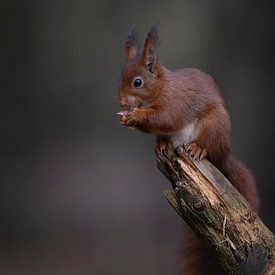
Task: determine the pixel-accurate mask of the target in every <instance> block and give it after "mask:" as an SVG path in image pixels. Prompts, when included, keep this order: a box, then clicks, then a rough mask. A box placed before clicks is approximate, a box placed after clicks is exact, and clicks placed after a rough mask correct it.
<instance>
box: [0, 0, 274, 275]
mask: <svg viewBox="0 0 275 275" xmlns="http://www.w3.org/2000/svg"><path fill="white" fill-rule="evenodd" d="M0 3H1V4H0V13H1V16H0V18H1V19H0V20H1V34H2V35H1V43H0V47H1V48H0V49H1V51H0V54H1V72H2V73H1V79H2V80H1V101H0V104H1V121H2V122H1V125H2V126H1V154H0V158H1V168H2V169H1V181H0V183H1V185H0V187H1V194H0V218H1V226H0V232H1V235H0V241H1V246H0V273H1V274H26V275H29V274H30V275H32V274H40V275H44V274H45V275H48V274H58V275H63V274H64V275H67V274H68V275H71V274H77V275H82V274H83V275H86V274H134V275H135V274H137V275H138V274H145V275H146V274H150V275H152V274H158V275H160V274H177V264H178V261H179V258H180V257H179V252H180V240H181V237H182V235H181V227H182V221H181V220H180V218H179V217H178V216H177V215H176V214H175V212H174V211H173V210H172V208H171V207H170V206H169V205H168V203H167V202H166V201H165V199H164V198H163V196H162V191H163V190H164V189H166V188H167V187H169V184H168V183H167V181H166V179H165V178H164V177H163V176H162V175H161V174H160V172H159V171H158V170H157V168H156V165H155V157H154V154H153V144H154V137H153V136H149V135H146V134H143V133H140V132H137V131H131V130H129V129H126V128H123V127H122V126H120V125H119V123H118V119H117V117H116V112H117V111H118V110H119V107H118V99H117V80H118V77H119V74H120V68H121V65H122V64H123V63H124V48H123V41H124V37H125V35H126V34H127V32H128V31H129V30H130V29H131V28H132V27H133V26H136V27H138V31H139V34H140V43H141V44H143V39H144V36H145V34H146V32H147V31H148V30H149V28H150V27H151V25H152V24H155V23H159V28H160V37H161V40H162V43H161V46H160V49H159V54H160V57H161V60H162V63H163V64H165V65H166V66H167V67H168V68H170V69H176V68H181V67H188V66H189V67H198V68H200V69H202V70H204V71H206V72H208V73H209V74H211V75H213V76H214V77H215V79H216V80H217V82H218V83H219V85H220V86H221V87H222V90H223V92H224V94H225V97H226V100H227V104H228V109H229V111H230V113H231V118H232V124H233V144H234V149H235V152H236V154H237V155H238V156H239V158H240V159H242V160H244V161H245V162H246V163H247V165H248V166H249V167H250V168H251V169H252V170H253V172H254V174H255V176H256V178H257V181H258V186H259V192H260V195H261V198H262V217H263V219H264V221H265V223H266V224H267V225H268V226H269V227H270V229H271V230H273V231H275V219H274V211H275V209H274V208H275V199H274V192H275V176H274V167H275V166H274V155H275V146H274V134H275V123H274V122H275V108H274V102H275V85H274V83H275V82H274V77H275V65H274V64H275V51H274V47H275V17H274V6H275V5H273V4H272V3H274V1H251V0H242V1H218V0H216V1H214V0H213V1H211V0H207V1H202V0H201V1H199V0H195V1H191V0H190V1H161V0H158V1H126V0H119V1H107V0H105V1H99V0H98V1H92V0H90V1H88V0H78V1H76V0H74V1H72V0H71V1H70V0H67V1H65V0H48V1H37V0H36V1H35V0H25V1H22V0H18V1H15V0H9V1H1V2H0Z"/></svg>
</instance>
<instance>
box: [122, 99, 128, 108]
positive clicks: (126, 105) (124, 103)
mask: <svg viewBox="0 0 275 275" xmlns="http://www.w3.org/2000/svg"><path fill="white" fill-rule="evenodd" d="M120 107H121V108H127V107H129V104H128V102H127V101H126V99H120Z"/></svg>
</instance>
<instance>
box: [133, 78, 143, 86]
mask: <svg viewBox="0 0 275 275" xmlns="http://www.w3.org/2000/svg"><path fill="white" fill-rule="evenodd" d="M142 84H143V80H142V79H141V78H136V79H135V81H134V86H135V87H136V88H139V87H141V86H142Z"/></svg>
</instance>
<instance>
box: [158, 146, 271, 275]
mask: <svg viewBox="0 0 275 275" xmlns="http://www.w3.org/2000/svg"><path fill="white" fill-rule="evenodd" d="M158 168H159V169H160V171H161V172H162V173H163V174H164V175H165V176H166V177H167V178H168V180H169V181H170V182H171V184H172V187H173V191H172V190H166V191H164V195H165V197H166V198H167V200H168V201H169V202H170V204H171V205H172V206H173V208H174V209H175V210H176V212H177V213H178V214H179V215H180V216H181V217H182V218H183V219H184V220H185V221H186V223H188V224H189V226H190V227H191V228H192V229H193V230H194V232H195V233H196V234H197V235H198V236H199V237H200V238H201V239H204V240H205V241H206V242H207V243H208V244H209V247H210V248H212V249H213V250H215V252H216V255H217V259H218V261H219V263H220V265H221V266H222V267H223V269H224V270H225V272H227V273H228V274H244V275H250V274H265V275H274V274H275V237H274V235H273V234H272V232H271V231H270V230H269V229H268V228H267V227H266V226H265V225H264V223H263V222H262V221H261V219H260V218H259V217H258V215H257V214H256V213H255V212H254V211H253V210H252V209H251V208H250V206H249V205H248V203H247V202H246V200H245V199H244V198H243V197H242V195H241V194H240V193H239V192H238V191H237V190H236V189H235V188H234V187H233V186H232V185H231V183H230V182H229V181H228V180H227V179H226V178H225V177H224V176H223V175H222V174H221V172H220V171H218V170H217V169H216V168H215V167H214V166H213V165H212V164H211V163H210V162H209V161H207V160H206V159H203V160H201V161H193V160H192V159H191V158H190V157H189V155H188V154H187V153H186V151H185V150H184V149H183V148H178V149H176V150H175V151H171V150H170V151H169V150H167V151H165V152H164V153H163V154H162V155H161V156H160V157H159V158H158Z"/></svg>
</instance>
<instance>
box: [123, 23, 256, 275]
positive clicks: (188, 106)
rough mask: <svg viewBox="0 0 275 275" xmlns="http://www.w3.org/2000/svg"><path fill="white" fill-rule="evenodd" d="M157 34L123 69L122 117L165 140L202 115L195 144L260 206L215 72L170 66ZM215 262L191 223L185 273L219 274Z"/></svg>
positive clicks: (124, 121) (242, 191) (146, 42)
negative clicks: (237, 151)
mask: <svg viewBox="0 0 275 275" xmlns="http://www.w3.org/2000/svg"><path fill="white" fill-rule="evenodd" d="M157 37H158V36H157V33H156V29H154V28H153V29H152V30H151V31H150V32H149V34H148V36H147V38H146V41H145V45H144V50H143V53H142V55H138V52H137V51H136V55H135V56H134V57H132V58H131V60H128V62H127V63H126V64H125V66H124V68H123V70H122V75H121V82H120V104H121V107H122V108H124V109H127V110H128V113H127V115H124V116H122V117H121V121H122V123H123V124H124V125H126V126H129V127H135V128H137V129H140V130H142V131H144V132H148V133H154V134H156V135H157V137H158V138H157V140H158V142H159V145H161V142H163V140H166V139H167V137H168V136H169V135H171V134H173V133H176V132H177V131H179V130H181V129H183V128H184V127H185V126H187V125H188V124H189V123H191V122H192V121H194V120H195V119H197V120H199V124H200V132H199V136H198V137H197V138H196V140H194V141H193V142H194V144H195V145H196V146H197V147H198V148H202V149H206V151H207V154H208V155H207V157H208V159H209V160H210V161H211V162H213V163H214V165H215V166H216V167H217V168H218V169H220V170H221V172H222V173H223V174H224V175H225V176H226V177H227V178H228V179H229V180H230V181H231V183H232V184H233V185H234V186H235V187H236V188H237V189H238V190H239V191H240V192H241V194H242V195H243V196H244V197H245V198H246V199H247V201H248V202H249V203H250V205H251V206H252V207H253V208H254V210H256V211H258V207H259V200H258V196H257V190H256V185H255V181H254V179H253V176H252V175H251V173H250V172H249V170H248V169H247V168H246V167H245V166H244V164H242V163H241V162H240V161H238V160H235V159H234V157H233V155H232V152H231V140H230V135H231V125H230V119H229V115H228V112H227V110H226V108H225V104H224V100H223V98H222V96H221V94H220V92H219V88H218V86H217V85H216V83H215V82H214V80H213V78H212V77H210V76H209V75H207V74H205V73H203V72H201V71H199V70H197V69H191V68H187V69H182V70H177V71H174V72H171V71H169V70H168V69H166V68H165V67H164V66H163V65H162V64H161V63H160V62H159V60H158V57H157V55H156V52H155V48H154V47H155V45H156V43H157V41H158V39H157ZM133 41H135V38H133ZM129 45H130V46H132V47H136V45H135V43H130V42H129V40H128V41H127V44H126V54H127V52H129V51H131V48H129ZM127 47H128V48H127ZM136 76H140V77H141V78H142V79H143V83H144V84H143V86H142V87H140V88H138V89H137V88H135V87H134V86H133V79H134V78H135V77H136ZM129 96H133V97H134V102H131V103H130V102H129ZM161 146H162V145H161ZM205 251H206V253H205ZM209 264H210V265H209ZM216 266H217V264H216V263H214V260H213V261H212V257H210V258H209V251H208V249H207V248H206V247H205V246H204V245H203V244H201V242H199V241H198V240H197V238H196V237H195V236H194V234H193V233H192V232H191V231H190V230H189V229H188V228H187V229H186V234H185V240H184V249H183V260H182V270H183V274H215V273H214V271H213V272H212V271H211V272H212V273H211V272H210V273H209V270H210V268H216ZM219 274H221V273H220V272H219Z"/></svg>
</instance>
